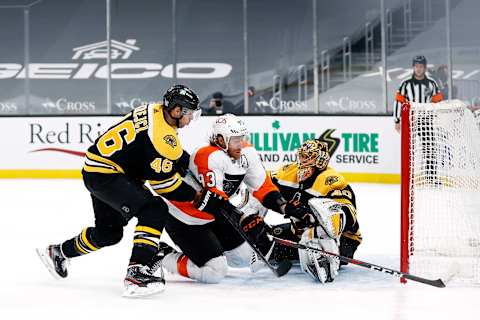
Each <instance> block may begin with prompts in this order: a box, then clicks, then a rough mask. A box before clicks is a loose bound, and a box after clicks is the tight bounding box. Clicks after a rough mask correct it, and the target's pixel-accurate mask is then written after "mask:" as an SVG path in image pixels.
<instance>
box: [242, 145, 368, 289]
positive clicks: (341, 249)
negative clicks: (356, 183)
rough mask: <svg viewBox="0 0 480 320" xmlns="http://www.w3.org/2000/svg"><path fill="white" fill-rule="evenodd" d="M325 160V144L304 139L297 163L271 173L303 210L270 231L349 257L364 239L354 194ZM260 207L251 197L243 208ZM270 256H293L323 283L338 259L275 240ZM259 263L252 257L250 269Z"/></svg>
mask: <svg viewBox="0 0 480 320" xmlns="http://www.w3.org/2000/svg"><path fill="white" fill-rule="evenodd" d="M329 160H330V155H329V153H328V147H327V144H326V143H324V142H321V141H319V140H308V141H306V142H305V143H304V144H303V145H302V146H301V147H300V148H299V149H298V151H297V161H296V162H294V163H289V164H287V165H284V166H283V167H281V168H280V169H278V170H276V171H274V172H272V173H271V176H272V181H273V183H274V184H275V185H276V186H277V187H278V188H279V190H280V192H281V193H282V196H283V197H284V198H285V199H286V200H287V201H288V203H289V204H291V205H292V206H294V207H298V208H300V207H301V208H303V209H304V210H305V212H307V214H305V215H304V216H303V217H300V218H299V217H289V219H290V222H289V223H284V224H280V225H275V226H272V227H271V230H270V232H271V233H272V235H274V236H275V237H278V238H282V239H288V240H291V241H295V242H299V243H302V244H305V245H308V246H310V247H315V248H319V249H323V250H325V251H328V252H332V253H335V254H340V255H343V256H346V257H349V258H352V257H353V254H354V253H355V251H356V249H357V247H358V245H359V244H360V243H361V241H362V236H361V233H360V230H359V225H358V221H357V212H356V204H355V194H354V192H353V190H352V188H351V187H350V185H349V184H348V182H347V180H346V179H345V178H344V177H343V176H342V175H341V174H339V173H338V172H337V171H335V170H334V169H333V168H332V167H330V166H328V163H329ZM259 207H260V206H259V205H258V203H255V201H254V200H251V201H250V202H249V203H248V204H247V205H246V207H245V209H244V210H247V211H248V210H250V211H256V210H258V208H259ZM263 210H264V209H263ZM260 211H262V209H261V208H260ZM264 211H265V210H264ZM269 258H270V259H273V260H277V261H280V260H284V259H290V260H293V261H295V260H297V261H299V262H300V267H301V269H302V271H304V272H305V273H306V274H308V275H309V276H311V277H312V278H314V279H315V280H317V281H320V282H321V283H325V282H331V281H333V280H334V279H335V277H336V276H337V274H338V269H339V268H340V262H339V260H338V259H336V258H332V257H326V256H324V255H322V254H320V253H318V252H314V251H312V250H302V249H299V250H298V251H297V250H296V249H292V248H289V247H284V246H281V245H278V244H276V245H275V246H274V248H273V249H272V250H271V251H270V254H269ZM260 264H261V263H260V262H258V259H255V258H253V259H252V264H251V268H252V271H253V272H256V271H257V270H258V269H259V268H258V267H257V265H260Z"/></svg>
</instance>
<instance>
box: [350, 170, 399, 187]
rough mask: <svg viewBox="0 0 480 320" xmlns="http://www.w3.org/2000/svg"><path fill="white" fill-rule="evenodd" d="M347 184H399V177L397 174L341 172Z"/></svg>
mask: <svg viewBox="0 0 480 320" xmlns="http://www.w3.org/2000/svg"><path fill="white" fill-rule="evenodd" d="M341 174H342V175H343V176H344V177H345V178H346V179H347V181H348V182H369V183H389V184H395V183H396V184H399V183H400V175H399V174H397V173H357V172H341Z"/></svg>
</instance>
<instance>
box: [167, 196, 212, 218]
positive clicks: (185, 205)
mask: <svg viewBox="0 0 480 320" xmlns="http://www.w3.org/2000/svg"><path fill="white" fill-rule="evenodd" d="M170 203H171V204H173V205H174V206H175V207H177V208H178V210H180V211H181V212H183V213H185V214H188V215H189V216H192V217H194V218H197V219H203V220H213V219H215V218H214V216H213V215H211V214H210V213H206V212H204V211H200V210H198V209H197V208H195V207H194V206H193V203H192V202H182V201H173V200H170Z"/></svg>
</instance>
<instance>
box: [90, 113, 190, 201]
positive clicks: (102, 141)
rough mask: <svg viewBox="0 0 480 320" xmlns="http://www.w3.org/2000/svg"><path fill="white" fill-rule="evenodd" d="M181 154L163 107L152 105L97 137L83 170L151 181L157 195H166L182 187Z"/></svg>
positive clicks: (129, 116)
mask: <svg viewBox="0 0 480 320" xmlns="http://www.w3.org/2000/svg"><path fill="white" fill-rule="evenodd" d="M182 154H183V149H182V145H181V144H180V140H179V138H178V136H177V130H176V128H174V127H172V126H170V125H169V124H168V123H167V122H166V121H165V119H164V115H163V106H162V105H161V104H149V105H144V106H140V107H137V108H135V109H134V110H133V111H132V112H130V113H128V114H127V115H125V116H124V117H123V118H122V119H121V120H120V121H119V122H118V123H116V124H115V125H113V126H112V127H110V128H109V129H108V130H107V131H106V132H105V133H104V134H102V135H101V136H100V137H98V138H97V140H96V141H95V143H94V144H93V145H92V146H91V147H90V148H89V149H88V151H87V153H86V159H85V165H84V167H83V170H84V171H86V172H96V173H104V174H112V173H121V174H125V175H127V176H130V177H132V178H135V179H140V180H144V181H146V180H148V181H149V182H150V185H151V186H152V188H153V189H154V190H155V191H156V192H157V193H166V192H171V191H173V190H175V189H176V188H177V187H178V186H179V185H180V184H181V181H182V179H181V176H180V175H179V174H178V173H177V168H176V166H177V162H178V161H179V159H180V158H181V156H182Z"/></svg>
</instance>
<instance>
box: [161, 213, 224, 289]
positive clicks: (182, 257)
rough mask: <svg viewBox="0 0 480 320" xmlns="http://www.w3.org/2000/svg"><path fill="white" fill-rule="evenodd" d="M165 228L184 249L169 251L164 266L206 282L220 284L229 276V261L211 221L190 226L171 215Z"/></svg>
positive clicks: (164, 259) (172, 271) (169, 269)
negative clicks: (211, 225)
mask: <svg viewBox="0 0 480 320" xmlns="http://www.w3.org/2000/svg"><path fill="white" fill-rule="evenodd" d="M166 230H167V232H168V235H169V236H170V238H171V239H172V240H173V242H175V244H176V245H177V246H178V247H179V248H180V250H181V251H182V252H173V253H170V254H167V255H166V256H165V258H163V266H164V267H165V269H167V270H168V271H169V272H171V273H175V274H179V275H181V276H184V277H187V278H190V279H194V280H197V281H200V282H204V283H218V282H220V281H221V280H222V279H223V278H224V277H225V276H226V274H227V269H228V266H227V260H226V258H225V256H224V255H223V248H222V246H221V244H220V241H219V240H218V239H217V237H216V236H215V234H214V233H213V231H212V230H211V228H210V226H209V224H207V225H187V224H184V223H183V222H181V221H179V220H177V219H176V218H174V217H169V219H168V222H167V226H166Z"/></svg>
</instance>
